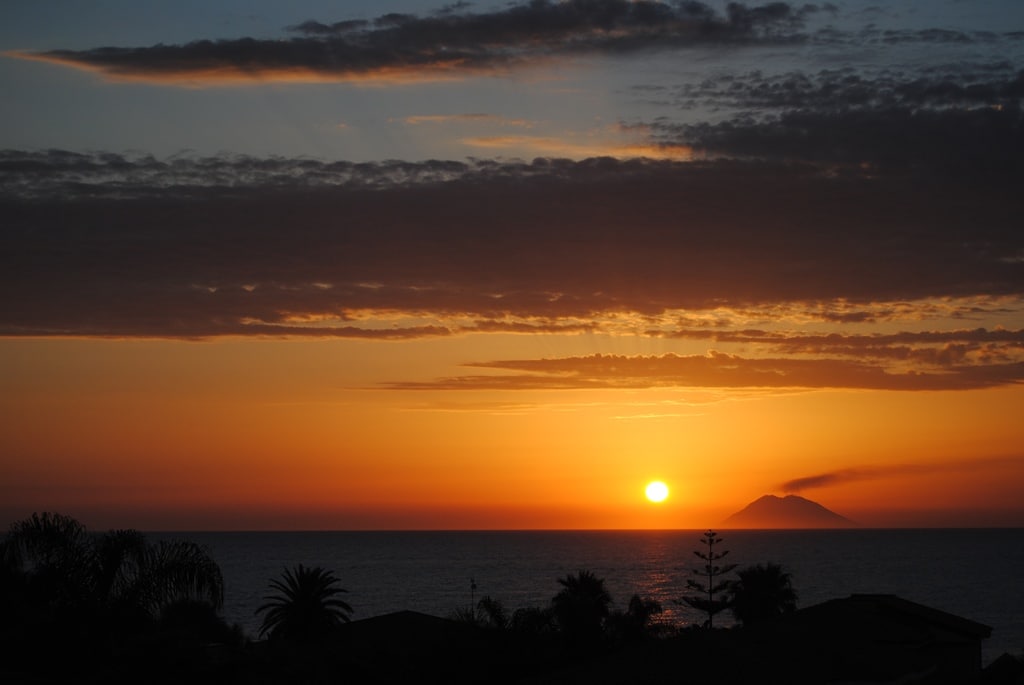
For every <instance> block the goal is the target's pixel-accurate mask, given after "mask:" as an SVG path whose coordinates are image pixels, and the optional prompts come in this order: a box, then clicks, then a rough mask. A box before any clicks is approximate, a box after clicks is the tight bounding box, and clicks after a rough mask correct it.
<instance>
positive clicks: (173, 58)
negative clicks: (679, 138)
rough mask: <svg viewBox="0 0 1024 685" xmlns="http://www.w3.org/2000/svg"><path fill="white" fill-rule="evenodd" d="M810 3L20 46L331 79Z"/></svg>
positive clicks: (666, 33)
mask: <svg viewBox="0 0 1024 685" xmlns="http://www.w3.org/2000/svg"><path fill="white" fill-rule="evenodd" d="M816 11H818V8H817V7H816V6H814V5H808V4H805V5H803V6H801V7H799V8H797V7H793V6H791V5H789V4H787V3H784V2H772V3H768V4H765V5H760V6H753V7H750V6H746V5H743V4H740V3H729V5H728V7H727V11H726V13H725V14H724V15H720V14H718V13H717V12H716V11H715V10H713V9H712V8H711V7H710V6H708V5H706V4H704V3H702V2H695V1H693V0H688V1H687V2H680V3H673V4H669V3H665V2H655V1H653V0H637V1H632V2H631V1H629V0H565V1H563V2H553V1H551V0H533V1H532V2H529V3H525V4H519V5H513V6H512V7H510V8H508V9H505V10H500V11H495V12H489V13H481V14H477V13H472V12H468V11H466V8H465V6H459V7H454V8H448V11H444V12H439V13H436V14H434V15H431V16H425V17H420V16H415V15H405V14H388V15H383V16H381V17H378V18H376V19H374V20H372V21H362V20H356V21H351V20H348V21H340V22H335V23H331V24H325V23H322V22H319V21H315V20H309V21H306V22H303V23H301V24H298V25H296V26H293V27H291V28H292V31H294V32H297V33H299V34H302V35H301V37H297V38H292V39H288V40H258V39H253V38H241V39H234V40H199V41H195V42H192V43H188V44H185V45H156V46H152V47H102V48H96V49H92V50H51V51H48V52H42V53H32V54H24V55H21V56H23V57H29V58H34V59H43V60H49V61H54V62H58V63H62V64H66V65H70V66H78V67H82V68H88V69H96V70H99V71H101V72H103V73H106V74H109V75H111V76H115V77H129V78H143V79H145V78H152V79H156V80H161V79H168V78H175V77H192V78H196V79H202V78H211V79H217V78H225V77H234V78H239V77H241V78H244V77H255V78H267V77H274V76H275V75H280V76H282V77H285V78H287V77H288V76H289V75H301V74H315V75H320V76H323V77H330V78H336V79H346V78H359V77H365V76H372V75H374V74H381V73H383V74H387V73H393V72H402V71H430V70H453V71H455V72H463V71H465V72H474V71H485V70H492V69H495V68H504V67H507V66H509V65H515V64H522V63H530V62H531V61H533V60H536V59H538V58H547V57H550V56H552V55H559V54H573V53H591V52H596V53H609V52H611V53H615V52H634V51H637V50H642V49H649V48H659V47H672V46H681V45H697V44H707V43H733V44H740V43H749V42H763V41H779V40H788V41H792V40H795V39H798V36H797V35H795V34H794V31H795V30H796V29H798V28H799V27H800V26H801V25H802V23H803V20H804V17H805V16H806V15H808V14H810V13H814V12H816Z"/></svg>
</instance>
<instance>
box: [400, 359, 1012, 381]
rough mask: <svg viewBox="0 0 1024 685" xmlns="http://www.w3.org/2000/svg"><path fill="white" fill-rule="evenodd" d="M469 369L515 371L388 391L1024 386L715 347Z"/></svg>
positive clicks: (1003, 370)
mask: <svg viewBox="0 0 1024 685" xmlns="http://www.w3.org/2000/svg"><path fill="white" fill-rule="evenodd" d="M466 366H470V367H479V368H485V369H493V370H496V371H501V372H513V373H510V374H509V373H503V374H501V375H498V374H495V375H465V376H455V377H449V378H443V379H438V380H436V381H427V382H410V383H403V382H396V383H392V384H388V385H387V387H389V388H394V389H405V390H517V389H518V390H521V389H598V388H604V389H640V388H767V389H780V390H782V389H786V390H791V389H823V388H848V389H865V390H904V391H920V390H968V389H979V388H990V387H997V386H1001V385H1012V384H1016V383H1020V382H1022V381H1024V362H1014V363H1004V364H988V365H960V366H951V367H947V368H945V369H942V370H941V371H931V372H929V371H919V370H914V371H911V372H900V371H893V370H890V369H889V368H887V367H886V366H883V365H877V364H870V363H866V362H860V361H840V360H834V359H798V358H750V357H742V356H739V355H733V354H725V353H721V352H716V351H713V350H712V351H710V352H708V353H707V354H703V355H676V354H672V353H669V354H665V355H661V356H632V357H630V356H622V355H602V354H595V355H590V356H585V357H565V358H553V359H519V360H499V361H490V362H476V363H471V364H466Z"/></svg>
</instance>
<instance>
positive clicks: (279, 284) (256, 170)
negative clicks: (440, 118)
mask: <svg viewBox="0 0 1024 685" xmlns="http://www.w3.org/2000/svg"><path fill="white" fill-rule="evenodd" d="M1022 214H1024V198H1022V196H1021V195H1020V193H1019V192H1017V189H1016V188H1015V187H1009V186H1005V185H999V184H990V183H976V184H972V183H969V182H964V181H962V180H957V179H949V180H944V179H942V178H935V179H933V180H932V181H930V182H929V183H927V184H914V183H910V182H908V181H907V179H906V178H904V177H903V176H901V175H896V176H893V177H886V176H884V175H883V176H876V177H868V178H865V177H860V176H846V175H839V176H829V175H823V174H821V173H820V172H818V171H817V170H814V169H809V168H804V167H798V166H790V165H770V164H738V163H735V162H713V163H712V162H708V163H675V162H671V161H657V160H630V161H621V160H615V159H610V158H599V159H590V160H584V161H581V162H572V161H568V160H558V159H544V158H541V159H537V160H534V161H532V162H515V161H510V162H500V161H486V160H476V161H470V162H440V161H436V162H423V163H402V162H394V163H390V162H389V163H380V164H354V163H327V162H319V161H316V160H308V159H279V158H269V159H261V158H250V157H216V158H185V157H182V158H173V159H168V160H158V159H155V158H152V157H139V158H129V157H124V156H119V155H109V154H89V155H86V154H74V153H66V152H60V151H50V152H39V153H30V152H4V153H0V215H2V216H4V223H5V225H4V231H3V233H2V234H0V334H3V335H107V336H166V337H202V336H212V335H254V334H259V335H275V334H276V335H285V334H287V335H293V334H294V335H300V334H301V335H317V334H320V335H341V334H344V335H373V336H383V337H389V336H390V337H396V336H397V335H399V333H396V332H395V331H391V332H384V331H381V330H374V332H372V333H371V332H359V331H356V330H353V329H352V328H346V327H352V326H353V325H355V326H356V327H363V328H367V329H379V328H380V326H379V325H364V324H362V323H358V322H360V321H364V320H366V319H367V318H376V319H381V320H390V319H392V318H394V317H392V314H396V315H399V319H400V318H401V317H402V316H404V317H406V318H407V319H408V320H410V321H412V320H414V319H419V321H418V322H415V323H412V324H408V325H407V324H406V323H401V322H400V323H399V324H398V327H399V328H408V329H409V331H411V332H412V334H415V333H417V332H419V333H421V334H424V335H436V334H446V333H445V332H446V331H447V332H458V331H462V330H464V328H463V327H464V326H465V325H467V323H466V322H467V321H485V322H488V321H489V322H505V325H510V324H511V325H521V324H524V323H526V324H530V325H534V324H539V323H542V322H547V324H545V325H548V324H561V325H578V324H579V323H580V322H584V321H591V322H596V323H597V324H598V325H603V324H602V322H607V321H611V320H612V319H613V318H614V317H633V318H636V320H637V322H638V323H637V326H642V325H643V324H642V322H643V320H644V317H647V318H648V319H650V318H651V317H654V318H659V317H664V316H666V315H667V313H669V312H673V311H687V312H689V313H691V314H694V313H698V312H701V311H716V310H719V309H720V308H722V307H732V308H737V309H742V308H757V307H763V308H778V307H781V306H787V307H791V308H793V309H794V310H807V311H810V312H814V313H815V314H814V315H815V316H816V317H818V319H819V320H820V317H821V313H820V312H821V311H822V309H821V307H822V303H826V304H827V303H832V302H840V301H841V302H843V303H845V305H844V306H845V307H846V309H843V310H835V311H836V312H837V315H842V314H843V313H845V314H846V315H848V318H849V320H850V321H853V320H854V319H856V318H857V316H858V315H856V314H853V313H851V312H857V311H859V312H862V314H860V315H859V316H860V317H861V319H862V321H861V322H862V323H864V322H866V321H867V320H866V319H864V318H863V317H864V315H863V312H869V311H870V312H876V311H884V310H886V309H889V310H892V311H899V310H900V308H901V307H902V308H909V309H913V308H914V307H916V306H924V305H919V304H915V303H922V302H926V301H936V300H941V299H943V298H949V299H952V300H955V299H956V298H981V299H984V298H996V297H1002V298H1005V299H1004V300H1002V302H1004V303H1005V306H1006V307H1008V308H1009V309H1010V310H1011V311H1018V312H1019V310H1020V308H1021V304H1020V302H1021V298H1022V297H1024V262H1022V261H1021V260H1020V255H1021V254H1024V236H1022V234H1021V232H1020V230H1019V217H1020V216H1021V215H1022ZM551 227H557V229H558V230H551ZM908 303H909V304H908ZM826 311H828V310H826ZM368 313H369V314H368ZM371 315H372V316H371ZM1008 316H1009V315H1008ZM424 322H425V325H428V326H434V327H436V328H420V326H422V325H424ZM332 325H333V326H335V327H336V328H335V329H333V330H332V329H331V328H330V326H332ZM299 329H301V330H299ZM442 329H443V330H442ZM638 330H639V331H640V332H642V331H643V330H644V328H642V327H641V328H638ZM666 330H668V332H667V333H659V335H662V334H665V335H671V334H672V333H671V330H669V329H666ZM726 333H729V331H725V332H723V335H725V334H726ZM675 334H676V335H680V336H682V335H689V336H691V337H692V336H693V335H694V334H693V333H692V332H687V331H686V330H685V329H684V330H679V331H676V333H675ZM732 334H733V335H734V336H737V337H736V342H743V341H742V340H741V338H742V336H743V335H747V336H748V338H749V339H748V340H747V342H749V343H750V344H758V345H764V346H769V347H774V349H776V350H779V351H784V352H785V353H786V354H796V353H804V354H810V353H816V354H831V355H833V356H843V355H845V356H848V357H858V358H865V357H870V356H872V355H874V357H875V358H881V357H882V356H884V355H890V356H891V355H895V354H897V353H899V346H900V345H902V346H904V347H906V348H907V349H908V350H911V351H913V350H924V349H925V348H927V349H940V348H942V346H944V345H946V346H949V347H948V350H947V351H946V354H947V355H948V356H949V357H950V359H951V360H953V361H956V360H957V359H960V360H963V359H969V360H972V361H977V360H979V359H980V358H981V356H982V355H983V354H988V355H989V356H990V358H991V360H992V361H993V362H995V361H998V359H999V358H1000V355H1002V356H1003V357H1005V358H1006V359H1013V358H1015V357H1014V356H1013V355H1016V354H1017V351H1019V345H1020V338H1019V334H1017V333H1014V332H1012V331H1008V332H1007V331H1004V332H998V331H996V330H994V329H990V330H988V332H987V333H986V334H985V335H981V334H980V333H976V334H973V335H969V334H967V333H955V334H944V335H945V336H946V337H945V338H941V337H936V338H934V339H930V340H926V339H925V338H924V337H923V336H919V337H918V338H917V339H916V340H915V339H909V338H907V339H904V340H902V341H901V340H897V339H895V338H891V339H874V340H871V339H866V338H857V337H847V338H841V339H822V338H813V337H812V338H799V337H792V338H785V337H782V336H768V335H765V336H762V338H761V339H755V334H753V333H746V334H744V333H741V332H740V333H738V332H736V331H732ZM957 345H962V346H964V347H963V348H962V350H958V349H957V348H956V346H957ZM858 350H859V352H858ZM922 354H923V352H922ZM913 356H914V355H912V354H908V355H907V359H908V360H911V361H912V357H913ZM919 356H920V355H919ZM917 361H920V362H922V363H924V362H925V361H926V360H925V359H923V358H921V359H918V360H917ZM994 368H995V367H994ZM840 371H842V372H843V373H847V374H851V373H857V372H858V370H857V369H856V368H855V367H844V368H840V367H837V369H836V371H835V372H836V373H839V372H840ZM868 371H870V369H869V370H868ZM1006 371H1007V370H1006V369H1003V372H1006ZM866 372H867V371H865V373H866ZM788 373H790V374H794V373H798V369H796V368H794V369H791V370H789V371H788ZM964 373H966V371H965V372H964ZM997 375H998V374H997ZM961 378H963V376H962V375H960V376H958V375H955V374H954V376H952V377H950V378H948V379H946V380H947V381H948V382H947V383H946V385H950V386H954V385H956V384H957V383H958V382H959V381H958V379H961ZM890 380H891V379H888V378H887V377H882V378H881V379H880V380H879V381H878V383H879V384H883V385H884V384H886V383H890ZM998 380H999V379H998V378H997V379H994V380H993V381H992V382H996V381H998ZM922 382H923V381H922ZM935 382H938V381H937V380H936V381H935ZM975 382H979V381H977V379H975Z"/></svg>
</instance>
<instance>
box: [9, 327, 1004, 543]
mask: <svg viewBox="0 0 1024 685" xmlns="http://www.w3.org/2000/svg"><path fill="white" fill-rule="evenodd" d="M613 342H614V341H613V340H610V339H609V340H605V341H603V342H601V343H597V342H595V341H594V340H593V339H591V338H588V337H582V338H581V337H578V336H577V337H558V336H552V337H551V339H548V340H545V341H544V342H543V344H544V345H546V346H549V347H550V349H552V350H554V349H561V348H563V347H576V348H581V352H584V353H590V352H593V351H594V349H595V346H600V345H607V344H612V343H613ZM516 344H517V340H516V339H515V336H500V335H498V336H488V335H479V334H478V335H475V336H466V337H465V338H458V339H454V340H444V341H427V342H422V341H414V342H362V341H309V340H223V341H213V342H176V341H124V340H73V339H62V340H6V341H3V342H0V348H2V352H3V354H2V355H0V358H2V359H3V366H2V370H3V375H4V377H5V378H6V379H7V387H8V390H9V391H8V392H5V393H4V396H3V399H2V405H3V406H2V407H0V408H2V413H0V415H2V417H3V419H2V430H0V441H2V442H0V450H2V453H3V454H5V455H18V458H17V459H10V458H8V459H5V461H4V464H3V466H2V469H3V471H2V474H0V475H2V476H3V477H2V479H0V480H2V482H3V483H5V485H4V488H3V489H4V492H3V495H4V496H3V501H4V514H5V515H7V516H10V517H12V518H13V517H17V516H18V515H19V514H20V512H24V511H32V510H39V509H56V510H60V511H68V512H71V513H73V514H74V515H76V516H79V517H81V518H82V519H83V520H86V521H89V522H91V523H93V525H96V526H100V527H103V526H125V525H129V526H134V527H140V528H182V527H184V528H215V529H216V528H294V527H298V528H396V527H397V528H533V527H538V528H701V527H706V526H713V525H716V524H717V523H719V522H720V521H721V520H722V519H723V518H725V517H726V516H728V515H729V514H731V513H732V512H734V511H736V510H738V509H739V508H741V507H742V506H744V505H745V504H746V503H748V502H749V501H751V500H753V499H755V498H757V497H759V496H760V495H762V494H765V493H770V492H774V493H779V494H781V493H782V492H783V490H782V487H781V486H782V484H783V483H785V482H786V481H789V480H792V479H794V478H798V477H807V476H814V475H818V474H821V473H824V472H832V471H840V470H843V469H856V470H859V471H858V473H856V474H852V475H851V474H847V475H848V477H849V481H848V482H837V483H834V484H831V485H828V486H825V487H820V488H813V487H812V488H810V489H808V490H805V491H801V492H800V494H802V495H804V496H807V497H809V498H811V499H815V500H816V501H819V502H822V503H823V504H825V505H826V506H829V507H831V508H833V509H834V510H836V511H838V512H840V513H842V514H844V515H846V516H848V517H850V518H853V519H855V520H856V521H858V522H860V523H862V524H864V525H941V526H950V525H954V526H955V525H979V524H980V525H993V524H1004V525H1006V524H1016V525H1019V524H1020V523H1021V522H1022V519H1021V510H1020V503H1019V493H1020V485H1021V478H1022V468H1024V467H1022V466H1021V460H1020V459H1019V454H1018V453H1017V452H1016V448H1017V446H1018V445H1020V444H1022V438H1024V426H1021V422H1019V421H1017V416H1018V414H1019V407H1020V406H1022V400H1024V390H1022V389H1021V388H1020V387H1010V388H998V389H988V390H975V391H968V392H963V391H956V392H953V391H940V392H931V391H922V392H894V391H871V390H813V391H793V390H787V391H746V392H728V393H725V392H721V391H716V390H714V389H699V388H698V389H681V388H655V389H576V390H548V389H541V390H521V389H515V390H458V391H455V390H428V389H419V390H404V389H403V390H395V389H382V388H378V387H375V383H378V382H381V381H390V380H393V379H396V378H403V379H409V378H430V377H432V376H434V375H437V373H438V371H439V370H440V369H443V368H444V367H445V366H447V365H448V364H450V363H451V360H452V359H453V358H455V359H457V358H458V355H459V354H462V353H463V351H464V350H466V349H472V350H473V352H474V354H476V355H477V356H483V357H489V356H495V355H500V354H501V351H502V348H505V347H508V346H515V345H516ZM492 350H493V351H492ZM856 476H860V477H856ZM656 478H658V479H662V480H664V481H665V482H667V483H668V484H669V485H670V487H671V489H672V493H671V497H670V499H669V500H668V501H667V502H665V503H663V504H660V505H655V504H651V503H649V502H647V501H646V500H645V499H644V497H643V487H644V485H645V484H646V483H647V482H648V481H649V480H652V479H656Z"/></svg>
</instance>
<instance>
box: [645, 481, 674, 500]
mask: <svg viewBox="0 0 1024 685" xmlns="http://www.w3.org/2000/svg"><path fill="white" fill-rule="evenodd" d="M644 493H645V494H646V495H647V499H649V500H651V501H652V502H664V501H665V500H666V499H668V486H667V485H665V484H664V483H662V482H661V481H660V480H655V481H651V482H650V483H648V484H647V489H646V490H644Z"/></svg>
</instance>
